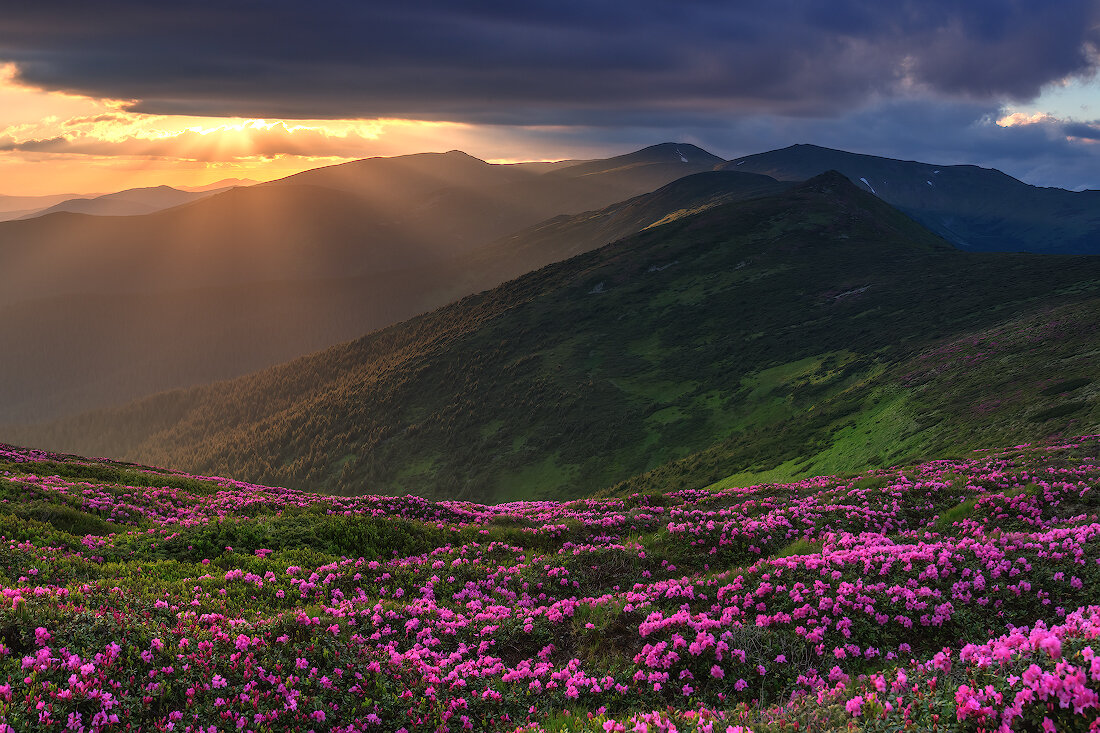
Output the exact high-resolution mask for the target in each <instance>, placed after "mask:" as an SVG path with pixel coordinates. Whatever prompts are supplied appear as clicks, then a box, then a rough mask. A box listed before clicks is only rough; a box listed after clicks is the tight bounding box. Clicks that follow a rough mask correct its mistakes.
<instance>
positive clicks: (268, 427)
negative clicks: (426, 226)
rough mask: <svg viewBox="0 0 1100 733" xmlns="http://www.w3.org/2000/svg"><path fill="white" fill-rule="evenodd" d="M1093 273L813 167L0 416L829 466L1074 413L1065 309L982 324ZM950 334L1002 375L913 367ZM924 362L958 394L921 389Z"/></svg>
mask: <svg viewBox="0 0 1100 733" xmlns="http://www.w3.org/2000/svg"><path fill="white" fill-rule="evenodd" d="M1098 285H1100V260H1097V259H1095V258H1084V257H1083V258H1061V257H1042V256H1036V255H983V254H975V253H967V252H962V251H959V250H957V249H955V248H953V247H951V246H949V245H947V244H946V243H944V242H943V241H942V240H940V239H939V238H937V237H935V236H934V235H932V234H930V233H929V232H927V230H924V229H922V228H921V227H919V226H918V225H916V224H915V223H914V222H913V221H912V220H910V219H908V218H907V217H905V216H903V215H901V214H899V213H898V212H897V211H896V210H894V209H892V208H890V207H889V206H887V205H886V204H884V203H883V202H882V201H880V200H879V199H878V198H876V197H874V196H872V195H870V194H868V193H864V192H861V191H859V190H857V189H855V188H854V187H853V186H852V185H851V184H850V183H849V182H848V181H847V180H846V179H844V178H843V177H842V176H839V175H836V174H830V175H825V176H822V177H820V178H818V179H815V180H813V181H811V182H809V183H807V184H804V185H801V186H799V187H797V188H794V189H792V190H790V191H788V192H786V193H782V194H778V195H775V196H770V197H765V198H760V199H755V200H752V201H748V202H742V203H735V204H729V205H725V206H718V207H715V208H711V209H708V210H706V211H704V212H702V213H699V214H696V215H693V216H686V217H683V218H679V219H677V220H675V221H672V222H670V223H668V224H665V225H662V226H659V227H653V228H650V229H647V230H646V231H645V232H642V233H640V234H638V235H635V236H633V237H631V238H628V239H626V240H623V241H621V242H618V243H616V244H613V245H610V246H608V247H604V248H602V249H600V250H597V251H594V252H590V253H587V254H584V255H580V256H579V257H576V258H574V259H572V260H569V261H568V262H565V263H561V264H558V265H554V266H550V267H547V268H545V269H543V270H540V271H539V272H536V273H533V274H531V275H528V276H525V277H522V278H520V279H518V280H515V281H512V282H509V283H507V284H505V285H502V286H501V287H499V288H497V289H495V290H492V291H489V292H487V293H483V294H481V295H478V296H473V297H470V298H467V299H465V300H463V301H460V302H459V303H456V304H454V305H452V306H448V307H446V308H443V309H440V310H438V311H435V312H433V313H430V314H426V315H424V316H421V317H418V318H415V319H412V320H410V321H408V322H405V323H403V324H399V325H397V326H394V327H391V328H388V329H386V330H383V331H381V332H378V333H375V334H372V335H370V336H367V337H365V338H363V339H360V340H359V341H356V342H352V343H349V344H345V345H342V346H339V347H336V348H333V349H331V350H328V351H326V352H322V353H319V354H316V355H313V356H310V357H306V358H303V359H300V360H297V361H295V362H291V363H288V364H285V365H281V366H279V367H276V368H273V369H271V370H268V371H265V372H261V373H258V374H255V375H251V376H248V377H244V378H241V379H238V380H234V381H231V382H226V383H220V384H215V385H211V386H208V387H204V388H199V389H195V390H190V391H186V392H175V393H168V394H163V395H159V396H156V397H153V398H150V399H147V400H143V401H141V402H138V403H135V404H133V405H130V406H127V407H124V408H119V409H117V410H109V411H100V412H96V413H92V414H88V415H84V416H81V417H78V418H74V419H71V420H67V421H62V422H59V423H56V424H53V425H50V426H46V427H45V428H44V429H39V430H34V431H12V437H11V438H9V439H14V440H19V441H22V442H28V443H34V444H38V445H45V446H52V447H58V448H61V449H65V450H74V451H79V452H82V453H86V454H97V455H114V456H124V457H127V458H132V459H140V460H142V461H147V462H154V463H160V464H162V465H174V466H179V467H184V468H187V469H189V470H196V471H202V472H207V473H234V474H236V475H241V476H244V477H246V478H248V479H250V480H265V481H270V482H279V483H286V484H290V485H294V486H300V487H311V488H316V489H325V490H335V491H339V492H345V493H361V492H382V493H398V494H400V493H406V492H411V493H415V494H418V495H430V496H443V497H449V498H477V499H478V500H482V501H504V500H510V499H515V498H521V497H568V496H577V495H580V494H583V493H587V492H592V491H594V490H599V489H603V488H605V487H608V486H611V485H613V484H616V483H617V482H622V481H625V480H628V479H630V478H631V477H634V476H637V475H638V474H642V473H645V472H649V471H654V470H658V471H659V473H657V474H652V475H651V476H650V477H648V478H647V479H646V482H647V483H652V484H653V485H655V486H658V487H667V486H672V487H678V486H685V487H698V486H702V485H706V484H708V483H711V482H713V481H718V480H721V479H724V478H727V477H729V476H731V475H734V474H744V473H746V472H748V473H750V474H752V475H757V474H761V473H763V472H766V471H769V470H772V469H777V468H778V469H779V471H780V474H782V475H785V476H789V475H791V474H792V473H793V474H796V473H797V472H799V471H806V470H809V469H810V467H811V466H827V467H828V468H829V470H855V469H860V468H863V467H866V466H868V465H878V464H879V463H883V462H885V463H890V462H892V461H896V460H901V459H902V458H906V457H913V456H916V455H921V454H924V453H925V452H926V451H928V450H931V449H932V448H936V449H937V450H943V449H946V448H955V447H963V446H965V445H967V444H969V441H971V439H972V438H974V436H978V437H982V436H984V437H990V436H995V437H999V438H1002V439H1005V436H1008V435H1015V434H1017V433H1018V434H1019V435H1020V438H1019V439H1020V440H1023V439H1027V438H1029V437H1033V436H1042V435H1048V434H1053V433H1057V432H1061V431H1065V430H1067V429H1071V428H1073V427H1080V428H1081V429H1082V430H1084V429H1087V427H1088V426H1091V425H1094V424H1095V422H1096V412H1095V401H1093V400H1092V399H1091V395H1092V394H1093V391H1092V390H1094V389H1095V385H1092V384H1091V382H1090V383H1088V384H1084V385H1083V386H1078V387H1077V388H1075V390H1067V392H1066V396H1065V397H1064V398H1063V397H1061V396H1060V393H1052V394H1044V393H1043V391H1044V390H1047V389H1049V388H1053V387H1054V386H1055V385H1056V383H1058V382H1059V381H1060V380H1062V381H1064V380H1073V379H1087V378H1088V376H1087V374H1086V372H1087V364H1088V361H1087V360H1075V359H1074V357H1073V353H1070V350H1071V349H1077V350H1081V351H1083V352H1084V353H1088V352H1089V351H1090V350H1094V349H1095V346H1094V343H1095V342H1094V341H1090V340H1089V339H1090V334H1091V333H1093V332H1092V331H1091V330H1086V331H1084V332H1083V333H1082V335H1081V336H1080V339H1081V340H1080V341H1079V342H1076V343H1075V344H1074V345H1073V346H1071V347H1067V352H1066V353H1064V354H1062V355H1061V356H1060V357H1057V358H1056V356H1057V354H1058V353H1059V352H1056V351H1047V349H1049V348H1050V346H1051V344H1050V343H1048V342H1046V341H1043V340H1038V341H1036V342H1034V343H1028V342H1017V341H1013V340H1012V339H1011V338H1003V339H1000V340H997V339H996V337H995V336H994V335H995V334H997V333H999V331H998V330H997V329H1002V330H1004V332H1005V333H1006V334H1010V335H1011V334H1013V333H1015V332H1016V330H1017V329H1016V327H1014V326H1012V325H1011V324H1012V322H1013V321H1014V320H1016V319H1020V318H1025V319H1026V318H1029V317H1030V318H1038V319H1040V320H1041V319H1042V317H1043V316H1042V315H1036V314H1041V313H1043V312H1044V310H1045V309H1049V308H1051V307H1054V306H1058V305H1063V304H1067V303H1079V304H1081V305H1080V307H1081V308H1085V309H1087V308H1091V307H1092V306H1091V305H1088V304H1087V301H1088V299H1089V298H1091V297H1094V296H1096V295H1097V292H1098V291H1097V288H1098ZM1090 312H1091V311H1088V310H1084V311H1080V312H1077V315H1076V316H1074V315H1073V313H1074V312H1071V311H1067V313H1069V314H1070V315H1069V316H1067V317H1069V318H1070V320H1072V318H1074V317H1076V318H1078V320H1082V322H1087V319H1088V317H1089V316H1088V314H1089V313H1090ZM1029 322H1030V321H1029ZM1036 322H1038V321H1036ZM1040 325H1041V324H1040ZM1067 332H1068V333H1075V331H1073V330H1072V329H1067ZM967 339H971V340H973V339H979V340H981V339H991V340H993V341H995V342H996V348H997V349H1002V350H1004V353H1003V355H1001V356H997V357H996V358H997V359H1000V360H1002V361H1003V362H1004V363H1007V364H1011V363H1013V362H1014V361H1018V364H1019V366H1020V369H1021V371H1020V373H1019V376H1018V377H1017V383H1014V385H1013V389H1015V390H1017V391H1018V393H1019V394H1013V393H1011V392H1005V391H1003V390H1001V389H1000V388H999V387H1000V382H998V381H996V380H994V382H993V383H992V385H989V384H986V383H985V382H983V381H981V380H980V379H971V376H972V375H973V374H974V373H975V372H974V368H975V367H974V364H970V363H968V362H966V361H965V360H963V359H960V360H954V361H952V360H950V359H943V364H942V368H939V369H938V370H937V369H932V368H924V367H926V366H927V365H928V364H932V363H936V361H935V360H936V359H939V358H941V357H940V356H937V354H941V353H951V349H952V348H956V347H954V346H952V345H953V344H955V345H957V348H959V349H962V350H963V351H964V352H965V349H966V343H967V341H966V340H967ZM1014 344H1015V345H1014ZM944 349H946V350H947V351H946V352H943V350H944ZM984 353H985V352H983V354H984ZM990 353H993V351H990ZM997 353H1000V352H997ZM922 355H923V356H922ZM984 358H986V361H985V362H981V359H978V361H979V362H981V363H983V364H987V365H988V369H989V370H990V373H992V374H994V376H996V377H997V379H1002V378H1003V379H1008V378H1009V377H1010V375H1011V373H1012V372H1011V371H1004V370H1002V369H999V368H998V367H997V366H996V363H995V361H992V360H989V359H988V355H986V356H985V357H984ZM1059 359H1061V361H1059ZM930 360H931V361H930ZM1036 364H1040V365H1041V366H1040V368H1038V369H1036V368H1035V365H1036ZM922 368H924V370H923V371H922ZM956 378H957V380H956ZM937 380H940V381H939V382H937ZM968 380H970V381H968ZM943 383H950V384H953V385H955V384H957V385H960V386H958V387H957V389H958V390H960V391H959V394H960V395H962V396H963V397H965V398H966V399H968V400H970V401H972V402H973V403H974V409H968V410H959V409H956V407H957V405H953V404H951V405H947V406H945V405H944V404H943V402H942V400H945V399H951V398H948V397H944V396H942V391H941V390H939V389H938V388H937V387H936V385H937V384H943ZM967 385H969V386H967ZM952 389H953V390H954V389H956V387H952ZM951 394H954V393H953V392H952V393H951ZM995 400H1002V401H1003V404H1001V405H993V404H992V403H993V401H995ZM1070 403H1073V404H1070ZM1043 411H1048V412H1043ZM1008 440H1012V439H1008ZM875 441H878V442H877V443H876V442H875ZM732 480H733V481H736V480H737V479H736V478H734V479H732Z"/></svg>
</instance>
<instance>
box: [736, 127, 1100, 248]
mask: <svg viewBox="0 0 1100 733" xmlns="http://www.w3.org/2000/svg"><path fill="white" fill-rule="evenodd" d="M719 167H720V168H725V169H728V170H739V171H751V172H754V173H762V174H765V175H768V176H772V177H773V178H777V179H779V180H781V181H804V180H806V179H807V178H810V177H812V176H816V175H818V174H820V173H822V172H824V171H827V170H836V171H840V172H841V173H843V174H844V175H845V176H847V178H848V180H850V181H851V182H852V183H854V184H855V185H857V186H859V187H860V188H862V189H863V190H864V191H870V192H871V193H873V194H875V195H876V196H878V197H879V198H881V199H882V200H883V201H886V202H887V203H889V204H891V205H893V206H896V207H897V208H898V209H900V210H901V211H903V212H905V213H906V214H908V215H909V216H911V217H913V218H914V219H916V220H917V221H919V222H920V223H921V224H923V225H924V226H926V227H928V228H929V229H931V230H932V231H934V232H936V233H937V234H939V235H940V236H941V237H943V238H944V239H946V240H948V241H949V242H951V243H953V244H955V245H956V246H958V247H960V248H962V249H968V250H974V251H981V252H1045V253H1051V254H1100V191H1066V190H1065V189H1061V188H1039V187H1036V186H1030V185H1028V184H1026V183H1024V182H1022V181H1018V180H1017V179H1015V178H1013V177H1012V176H1009V175H1007V174H1005V173H1002V172H1001V171H998V170H994V169H989V168H979V167H978V166H974V165H933V164H931V163H919V162H916V161H907V160H894V159H892V158H880V157H876V156H873V155H860V154H857V153H849V152H846V151H843V150H833V149H831V148H822V147H818V146H816V145H792V146H790V147H788V148H783V149H781V150H772V151H769V152H766V153H760V154H758V155H749V156H746V157H744V158H734V159H733V160H731V161H729V162H727V163H724V164H722V165H721V166H719Z"/></svg>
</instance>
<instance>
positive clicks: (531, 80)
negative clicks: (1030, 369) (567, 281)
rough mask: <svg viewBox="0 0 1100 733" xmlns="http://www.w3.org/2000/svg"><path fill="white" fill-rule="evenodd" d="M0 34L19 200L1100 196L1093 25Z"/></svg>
mask: <svg viewBox="0 0 1100 733" xmlns="http://www.w3.org/2000/svg"><path fill="white" fill-rule="evenodd" d="M12 5H13V7H6V8H5V9H4V15H3V18H2V19H0V194H7V195H40V194H52V193H61V192H73V193H92V192H108V191H115V190H120V189H123V188H129V187H135V186H149V185H157V184H169V185H184V186H186V185H203V184H206V183H210V182H213V181H217V180H220V179H224V178H231V177H236V178H252V179H256V180H270V179H273V178H278V177H282V176H285V175H288V174H290V173H294V172H297V171H300V170H304V169H307V168H314V167H317V166H319V165H328V164H332V163H339V162H343V161H346V160H352V159H357V158H363V157H370V156H375V155H399V154H405V153H415V152H425V151H446V150H452V149H460V150H464V151H466V152H467V153H470V154H471V155H475V156H477V157H480V158H483V159H485V160H490V161H494V162H498V161H499V162H505V161H518V160H559V159H565V158H580V159H583V158H594V157H606V156H609V155H616V154H621V153H625V152H629V151H631V150H634V149H637V148H640V147H644V146H647V145H651V144H655V143H659V142H666V141H676V142H690V143H694V144H696V145H699V146H700V147H703V148H706V149H707V150H709V151H711V152H712V153H714V154H716V155H720V156H722V157H725V158H733V157H738V156H742V155H747V154H751V153H755V152H762V151H765V150H770V149H774V148H779V147H785V146H787V145H792V144H796V143H813V144H817V145H824V146H828V147H834V148H842V149H845V150H850V151H854V152H860V153H869V154H873V155H884V156H888V157H894V158H902V159H907V160H922V161H926V162H931V163H937V164H944V165H946V164H954V163H970V164H977V165H982V166H986V167H995V168H999V169H1001V170H1003V171H1005V172H1007V173H1009V174H1011V175H1014V176H1016V177H1018V178H1020V179H1022V180H1024V181H1027V182H1028V183H1033V184H1035V185H1043V186H1060V187H1063V188H1070V189H1077V190H1080V189H1084V188H1095V189H1100V78H1098V76H1097V73H1096V72H1097V69H1098V66H1100V0H1058V1H1057V2H1052V1H1050V0H1030V1H1029V0H967V1H966V2H959V1H958V0H891V1H890V2H883V1H882V0H874V1H868V0H828V1H825V0H818V1H816V2H810V1H808V0H803V1H798V0H760V1H757V0H738V2H730V1H729V0H672V1H670V0H662V1H655V0H629V1H627V0H614V1H612V0H555V1H554V2H544V1H543V0H524V1H523V2H516V0H506V1H504V0H502V1H495V0H494V1H474V0H470V1H467V2H456V1H455V0H401V2H392V1H391V0H371V1H370V2H365V1H364V0H349V1H348V2H333V1H328V0H317V1H316V2H310V3H303V2H300V0H293V1H290V0H262V1H261V0H218V1H217V2H188V1H186V0H184V1H181V2H171V3H162V2H149V0H140V1H138V0H97V2H94V3H91V2H87V1H86V0H54V1H52V2H49V3H36V2H28V3H14V4H12Z"/></svg>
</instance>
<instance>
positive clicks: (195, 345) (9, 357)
mask: <svg viewBox="0 0 1100 733" xmlns="http://www.w3.org/2000/svg"><path fill="white" fill-rule="evenodd" d="M789 185H790V184H781V183H778V182H776V181H775V180H774V179H771V178H767V177H766V176H760V175H757V174H752V173H735V172H711V173H702V174H696V175H694V176H689V177H686V178H683V179H681V180H679V181H675V182H673V183H671V184H668V185H667V186H664V187H662V188H661V189H659V190H658V191H655V192H653V193H651V194H645V195H643V196H640V197H635V198H634V199H630V200H628V201H625V202H622V203H621V204H616V205H613V206H611V207H608V208H607V209H602V210H598V211H592V212H585V213H583V214H579V215H576V216H562V217H556V218H554V219H552V220H550V221H548V222H544V223H543V224H540V225H537V226H535V227H531V228H530V229H528V230H524V231H522V232H519V233H518V234H516V235H513V236H510V237H507V238H504V239H502V240H500V241H498V242H495V243H493V244H491V245H489V246H486V247H481V248H478V249H475V250H473V251H471V252H469V253H468V254H465V255H461V256H459V257H457V258H453V259H451V260H449V261H447V262H445V263H442V264H438V265H429V266H423V267H415V268H405V269H401V270H394V271H388V272H385V273H383V274H380V275H366V276H361V277H346V278H326V279H315V280H301V279H299V280H291V281H285V282H272V283H255V284H250V283H245V284H242V285H233V286H223V287H206V288H188V289H182V290H172V291H167V292H162V293H126V292H118V293H105V294H92V295H69V296H64V297H57V298H42V299H37V300H31V301H26V302H22V303H16V304H13V305H9V306H7V307H4V308H0V341H2V342H3V343H9V344H18V345H19V347H18V348H13V349H7V350H4V351H0V373H3V374H4V375H5V379H4V380H3V381H2V382H0V424H3V423H10V422H35V421H39V420H44V419H50V418H54V417H59V416H62V415H66V414H73V413H76V412H80V411H83V410H87V409H92V408H96V407H104V406H108V405H113V404H120V403H124V402H127V401H129V400H132V399H136V398H138V397H142V396H145V395H149V394H152V393H153V392H159V391H162V390H165V389H170V388H177V387H188V386H192V385H196V384H203V383H206V382H212V381H215V380H218V379H226V378H230V377H236V376H239V375H242V374H246V373H248V372H251V371H256V370H258V369H262V368H265V367H268V366H271V365H273V364H278V363H280V362H283V361H287V360H290V359H293V358H295V357H298V356H301V355H303V354H307V353H310V352H313V351H317V350H319V349H323V348H326V347H328V346H331V345H333V344H336V343H339V342H341V341H347V340H349V339H353V338H357V337H359V336H362V335H363V334H364V333H367V332H369V331H373V330H376V329H378V328H382V327H384V326H388V325H390V324H392V323H396V322H398V321H401V320H404V319H407V318H411V317H413V316H415V315H417V314H419V313H423V312H426V311H429V310H432V309H433V308H438V307H439V306H442V305H445V304H447V303H449V302H451V301H453V300H456V299H458V298H460V297H462V296H464V295H468V294H470V293H475V292H478V291H480V290H485V289H487V288H491V287H494V286H496V285H498V284H500V283H501V282H504V281H506V280H510V279H512V278H514V277H518V276H519V275H522V274H524V273H526V272H529V271H531V270H534V269H537V268H539V267H542V266H544V265H546V264H549V263H551V262H556V261H558V260H562V259H565V258H567V257H569V256H572V255H574V254H577V253H579V252H584V251H587V250H589V249H593V248H595V247H599V246H601V245H604V244H606V243H608V242H610V241H613V240H615V239H619V238H621V237H623V236H626V235H628V234H631V233H633V232H636V231H639V230H641V229H644V228H645V227H647V226H649V225H651V224H654V223H656V222H658V221H660V220H662V219H665V218H668V217H674V216H679V215H683V214H684V213H685V212H690V211H696V210H699V209H702V208H705V207H708V206H714V205H717V204H718V203H721V202H726V201H730V200H735V199H742V198H747V197H751V196H758V195H763V194H764V193H767V192H772V191H776V190H781V189H782V188H784V187H787V186H789ZM315 190H316V189H315ZM334 193H336V195H337V196H344V195H347V194H344V193H341V192H334ZM227 246H229V245H227Z"/></svg>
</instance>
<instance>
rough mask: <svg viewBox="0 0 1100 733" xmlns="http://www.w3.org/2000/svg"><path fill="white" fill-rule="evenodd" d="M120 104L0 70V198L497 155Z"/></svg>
mask: <svg viewBox="0 0 1100 733" xmlns="http://www.w3.org/2000/svg"><path fill="white" fill-rule="evenodd" d="M129 104H130V101H129V100H111V99H93V98H90V97H83V96H76V95H70V94H64V93H59V92H48V91H43V90H40V89H34V88H31V87H27V86H24V85H22V84H20V83H19V82H18V80H17V69H16V68H15V66H14V65H13V64H4V65H0V194H7V195H40V194H51V193H62V192H72V193H106V192H110V191H117V190H121V189H125V188H134V187H138V186H154V185H160V184H167V185H176V186H198V185H205V184H207V183H212V182H214V181H217V180H221V179H224V178H252V179H255V180H271V179H274V178H280V177H283V176H287V175H290V174H292V173H297V172H298V171H302V170H306V169H309V168H316V167H318V166H322V165H331V164H333V163H340V162H344V161H347V160H355V159H358V158H365V157H371V156H376V155H400V154H404V153H411V152H422V151H446V150H452V149H456V148H457V149H463V150H467V151H468V152H470V153H471V154H473V155H477V152H474V151H475V150H477V149H486V150H494V149H495V150H500V149H501V147H494V146H493V145H492V144H491V143H492V142H494V141H493V140H492V139H491V136H490V134H488V131H487V130H485V129H484V128H477V127H474V126H471V125H467V124H462V123H456V122H423V121H417V120H393V119H378V120H272V119H268V120H254V119H241V118H213V117H187V116H164V115H147V114H138V113H134V112H130V111H127V107H128V105H129ZM495 142H496V143H497V146H499V145H500V142H501V141H500V140H499V139H498V140H496V141H495ZM503 147H504V148H505V152H507V153H511V157H509V158H508V160H530V159H532V158H531V157H524V155H523V152H524V151H523V150H522V147H523V146H521V145H520V146H517V142H516V141H515V140H513V141H512V144H511V146H508V145H505V146H503ZM509 147H510V148H511V149H508V148H509ZM534 157H539V156H537V155H536V156H534ZM562 157H565V156H562Z"/></svg>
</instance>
